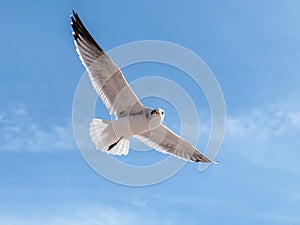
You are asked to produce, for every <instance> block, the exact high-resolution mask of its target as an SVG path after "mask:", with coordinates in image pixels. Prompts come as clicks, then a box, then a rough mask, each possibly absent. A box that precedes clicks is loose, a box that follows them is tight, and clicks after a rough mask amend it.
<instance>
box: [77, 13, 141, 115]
mask: <svg viewBox="0 0 300 225" xmlns="http://www.w3.org/2000/svg"><path fill="white" fill-rule="evenodd" d="M71 20H72V22H71V26H72V28H73V37H74V39H75V40H74V43H75V45H76V48H77V49H76V51H77V53H78V54H79V58H80V60H81V62H82V64H83V65H84V66H85V68H86V70H87V71H88V74H89V78H90V80H91V83H92V85H93V87H94V89H95V91H96V92H97V94H98V95H99V96H100V98H101V100H102V101H103V103H104V104H105V106H106V107H107V109H108V111H109V113H110V114H113V115H115V116H116V117H117V118H119V117H122V116H126V115H128V114H129V113H130V112H132V113H135V112H139V111H141V110H143V109H144V106H143V105H142V104H141V103H140V101H139V100H138V98H137V97H136V95H135V94H134V92H133V91H132V89H131V88H130V87H129V85H128V83H127V81H126V80H125V77H124V76H123V74H122V72H121V70H120V69H119V68H118V67H117V66H116V65H115V64H114V62H113V61H112V60H111V59H110V58H109V57H108V56H107V55H106V54H105V52H104V51H103V49H102V48H101V47H100V46H99V45H98V44H97V42H96V41H95V40H94V38H93V37H92V36H91V34H90V33H89V32H88V30H87V29H86V28H85V26H84V25H83V23H82V21H81V20H80V18H79V16H78V14H77V13H75V12H74V11H73V16H71Z"/></svg>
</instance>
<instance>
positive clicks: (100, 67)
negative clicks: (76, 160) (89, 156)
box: [71, 12, 213, 163]
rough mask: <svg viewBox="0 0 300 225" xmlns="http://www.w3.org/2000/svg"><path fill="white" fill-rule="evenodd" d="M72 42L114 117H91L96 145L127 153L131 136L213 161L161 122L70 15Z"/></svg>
mask: <svg viewBox="0 0 300 225" xmlns="http://www.w3.org/2000/svg"><path fill="white" fill-rule="evenodd" d="M71 19H72V22H71V25H72V28H73V36H74V39H75V40H74V43H75V45H76V47H77V49H76V50H77V52H78V54H79V56H80V59H81V61H82V63H83V65H84V66H85V67H86V69H87V71H88V74H89V78H90V80H91V83H92V85H93V87H94V89H95V91H96V92H97V94H98V95H99V96H100V98H101V100H102V102H103V103H104V104H105V106H106V107H107V109H108V110H109V112H110V114H112V115H114V116H115V118H116V119H115V120H112V121H108V120H101V119H93V121H92V122H91V124H90V136H91V139H92V141H93V142H94V144H95V146H96V149H99V150H101V151H103V152H106V153H108V154H113V155H127V154H128V151H129V145H130V141H129V138H130V137H132V136H133V137H135V138H137V139H139V140H141V141H142V142H144V143H145V144H146V145H148V146H150V147H151V148H153V149H156V150H158V151H160V152H163V153H168V154H171V155H173V156H176V157H179V158H181V159H184V160H188V161H195V162H205V163H209V162H213V161H211V160H210V159H208V158H207V157H205V156H204V155H203V154H201V153H200V152H199V151H198V150H197V149H196V148H195V147H194V146H192V145H191V144H190V143H188V142H187V141H185V140H183V139H182V138H181V137H179V136H178V135H177V134H175V133H174V132H172V131H171V130H170V129H168V128H167V127H166V126H165V125H163V124H162V122H163V120H164V116H165V113H164V111H163V110H162V109H159V108H156V109H149V108H146V107H144V106H143V105H142V103H141V102H140V101H139V99H138V98H137V97H136V95H135V94H134V92H133V91H132V90H131V88H130V87H129V85H128V83H127V82H126V80H125V77H124V76H123V74H122V72H121V70H120V69H119V68H118V67H117V66H116V65H115V64H114V63H113V61H112V60H111V59H110V58H109V57H108V56H107V55H106V54H105V52H104V51H103V50H102V48H101V47H100V46H99V45H98V44H97V43H96V41H95V40H94V39H93V37H92V36H91V35H90V33H89V32H88V31H87V29H86V28H85V26H84V25H83V23H82V22H81V20H80V18H79V16H78V15H77V13H75V12H73V16H71Z"/></svg>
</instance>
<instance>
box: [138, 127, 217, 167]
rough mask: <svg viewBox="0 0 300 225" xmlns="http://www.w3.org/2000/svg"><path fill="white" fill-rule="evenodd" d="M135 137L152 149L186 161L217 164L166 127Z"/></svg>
mask: <svg viewBox="0 0 300 225" xmlns="http://www.w3.org/2000/svg"><path fill="white" fill-rule="evenodd" d="M134 137H135V138H137V139H139V140H140V141H142V142H144V143H145V144H146V145H148V146H149V147H150V148H153V149H156V150H157V151H160V152H163V153H168V154H171V155H174V156H176V157H178V158H181V159H184V160H188V161H193V162H203V163H211V162H212V163H215V162H214V161H212V160H210V159H208V158H207V157H206V156H204V155H203V154H202V153H200V152H199V151H198V150H197V149H196V148H195V147H194V146H193V145H191V144H190V143H188V142H187V141H185V140H184V139H182V138H181V137H179V136H178V135H177V134H175V133H174V132H172V131H171V130H170V129H168V128H167V127H166V126H164V125H160V126H159V127H157V128H155V129H153V130H150V131H147V132H145V133H142V134H139V135H135V136H134Z"/></svg>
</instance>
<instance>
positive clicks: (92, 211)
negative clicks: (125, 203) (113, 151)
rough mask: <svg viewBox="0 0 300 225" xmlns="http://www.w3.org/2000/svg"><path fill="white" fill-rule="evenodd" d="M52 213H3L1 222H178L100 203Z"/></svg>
mask: <svg viewBox="0 0 300 225" xmlns="http://www.w3.org/2000/svg"><path fill="white" fill-rule="evenodd" d="M67 208H68V210H66V209H63V210H59V211H55V212H53V210H50V213H49V212H47V213H41V214H40V213H39V214H37V215H30V214H28V215H26V216H25V215H17V214H14V215H11V216H10V215H7V214H6V215H1V214H0V224H8V225H40V224H44V225H82V224H85V225H132V224H143V225H155V224H176V223H166V221H164V219H159V218H154V217H149V216H147V214H148V213H147V212H146V213H143V214H141V213H138V210H137V211H133V210H131V211H129V210H127V209H124V208H121V209H116V208H112V207H110V206H99V205H92V206H91V205H81V206H80V207H77V208H75V207H74V206H72V207H67Z"/></svg>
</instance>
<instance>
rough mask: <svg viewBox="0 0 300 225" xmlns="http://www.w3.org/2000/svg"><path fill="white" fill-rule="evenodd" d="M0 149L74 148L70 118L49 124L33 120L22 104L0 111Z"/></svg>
mask: <svg viewBox="0 0 300 225" xmlns="http://www.w3.org/2000/svg"><path fill="white" fill-rule="evenodd" d="M0 132H1V134H2V135H1V136H0V150H1V151H53V150H69V149H74V148H75V142H74V138H73V131H72V124H71V121H70V120H67V121H65V123H63V124H52V125H49V124H47V122H45V121H35V120H34V119H33V118H32V117H31V116H30V114H29V112H28V111H27V110H26V108H25V106H24V105H17V106H15V107H14V108H13V109H11V110H7V111H5V112H0Z"/></svg>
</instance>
